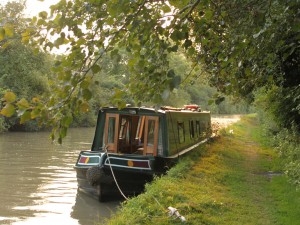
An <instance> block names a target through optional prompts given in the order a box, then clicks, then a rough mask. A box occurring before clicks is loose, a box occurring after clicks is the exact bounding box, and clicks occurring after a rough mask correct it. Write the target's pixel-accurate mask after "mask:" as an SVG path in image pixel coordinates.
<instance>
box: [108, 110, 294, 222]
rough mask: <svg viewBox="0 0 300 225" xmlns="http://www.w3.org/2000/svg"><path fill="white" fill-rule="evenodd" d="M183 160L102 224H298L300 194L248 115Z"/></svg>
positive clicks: (254, 121) (251, 116) (253, 119)
mask: <svg viewBox="0 0 300 225" xmlns="http://www.w3.org/2000/svg"><path fill="white" fill-rule="evenodd" d="M229 129H231V130H233V134H231V133H229V132H226V130H223V132H222V135H221V137H219V138H218V139H216V140H215V141H213V142H212V143H208V144H207V145H205V146H203V147H200V148H198V149H196V150H195V151H193V152H191V153H190V154H188V155H186V156H185V157H183V158H182V159H181V160H180V162H179V163H178V164H177V165H176V166H175V167H174V168H172V169H171V170H170V171H169V172H168V174H167V175H166V176H163V177H161V178H156V179H155V180H154V181H153V182H152V183H151V184H149V185H147V187H146V192H145V193H144V194H141V195H139V196H137V197H135V198H132V199H130V200H129V201H126V202H124V203H123V204H122V207H121V208H120V210H119V211H117V212H116V214H115V215H114V216H113V217H112V218H111V219H110V220H108V221H106V223H107V224H118V225H121V224H130V225H131V224H135V225H136V224H182V222H181V221H180V220H179V219H178V218H177V219H176V218H175V217H169V216H168V210H167V208H168V206H172V207H175V208H177V209H178V211H179V213H180V214H181V215H183V216H184V217H185V218H186V220H187V222H186V223H185V224H226V225H227V224H233V225H235V224H239V225H240V224H255V225H256V224H263V225H267V224H287V225H288V224H292V225H297V224H300V208H299V205H300V192H299V191H298V192H297V191H296V189H295V187H293V186H291V185H290V184H289V183H288V182H287V178H286V177H285V175H283V174H282V173H281V170H280V169H281V165H280V160H279V159H278V158H277V156H276V154H275V153H274V152H273V150H272V149H271V148H269V147H268V146H267V144H266V143H268V141H267V140H266V139H265V138H264V137H263V136H262V135H261V133H260V129H259V125H258V124H257V120H256V118H255V116H253V115H250V116H247V117H244V118H242V120H241V121H240V122H238V123H236V124H234V125H232V126H231V127H229V128H228V130H229Z"/></svg>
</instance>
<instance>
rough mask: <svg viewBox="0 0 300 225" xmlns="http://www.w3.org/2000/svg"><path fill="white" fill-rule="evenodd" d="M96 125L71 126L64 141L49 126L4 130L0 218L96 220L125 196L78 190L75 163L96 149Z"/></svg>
mask: <svg viewBox="0 0 300 225" xmlns="http://www.w3.org/2000/svg"><path fill="white" fill-rule="evenodd" d="M93 136H94V128H76V129H70V130H69V132H68V135H67V137H66V138H65V139H64V140H63V144H62V145H59V144H56V143H52V142H51V140H50V139H49V133H48V132H36V133H27V132H26V133H25V132H13V133H5V134H0V201H1V204H0V224H12V225H18V224H30V225H35V224H39V225H40V224H43V225H46V224H51V225H53V224H66V225H90V224H94V222H101V221H104V220H105V219H107V218H109V217H110V215H111V213H113V212H115V211H116V209H117V207H118V206H119V205H120V202H121V200H122V199H116V200H114V201H111V202H107V203H100V202H98V201H97V200H96V199H93V198H92V197H90V196H87V195H85V194H82V193H80V192H77V182H76V173H75V170H74V169H73V166H74V164H75V162H76V159H77V157H78V154H79V152H80V151H81V150H88V149H90V146H91V142H92V139H93Z"/></svg>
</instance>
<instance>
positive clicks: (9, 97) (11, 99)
mask: <svg viewBox="0 0 300 225" xmlns="http://www.w3.org/2000/svg"><path fill="white" fill-rule="evenodd" d="M16 98H17V96H16V95H15V93H13V92H11V91H9V92H6V93H5V95H4V97H3V99H4V100H5V101H6V102H8V103H12V102H14V101H15V100H16Z"/></svg>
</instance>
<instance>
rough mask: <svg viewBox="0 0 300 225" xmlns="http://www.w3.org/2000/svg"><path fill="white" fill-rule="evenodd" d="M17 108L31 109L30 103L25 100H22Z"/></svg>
mask: <svg viewBox="0 0 300 225" xmlns="http://www.w3.org/2000/svg"><path fill="white" fill-rule="evenodd" d="M17 106H18V107H19V108H20V109H28V108H29V107H30V105H29V103H28V101H27V100H26V99H25V98H22V99H21V100H20V101H18V102H17Z"/></svg>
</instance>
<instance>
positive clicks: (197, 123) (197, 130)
mask: <svg viewBox="0 0 300 225" xmlns="http://www.w3.org/2000/svg"><path fill="white" fill-rule="evenodd" d="M200 133H201V126H200V121H199V120H196V134H197V136H198V137H200Z"/></svg>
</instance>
